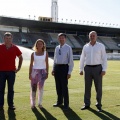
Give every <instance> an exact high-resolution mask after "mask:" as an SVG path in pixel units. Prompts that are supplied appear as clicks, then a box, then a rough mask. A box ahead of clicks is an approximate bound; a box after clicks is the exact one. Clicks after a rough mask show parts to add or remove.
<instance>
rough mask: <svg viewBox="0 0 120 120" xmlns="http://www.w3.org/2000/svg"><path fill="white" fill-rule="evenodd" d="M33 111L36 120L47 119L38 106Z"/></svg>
mask: <svg viewBox="0 0 120 120" xmlns="http://www.w3.org/2000/svg"><path fill="white" fill-rule="evenodd" d="M32 111H33V113H34V114H35V116H36V120H46V119H45V118H44V117H43V115H42V114H41V113H40V112H39V111H38V110H37V108H36V107H35V108H34V109H32Z"/></svg>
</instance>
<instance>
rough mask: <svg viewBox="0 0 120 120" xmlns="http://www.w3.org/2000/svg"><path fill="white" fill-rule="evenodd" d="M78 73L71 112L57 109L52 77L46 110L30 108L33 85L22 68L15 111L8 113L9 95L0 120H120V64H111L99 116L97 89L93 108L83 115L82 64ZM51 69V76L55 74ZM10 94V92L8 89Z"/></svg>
mask: <svg viewBox="0 0 120 120" xmlns="http://www.w3.org/2000/svg"><path fill="white" fill-rule="evenodd" d="M74 64H75V65H74V70H73V72H72V77H71V79H70V80H69V97H70V109H69V110H67V111H64V110H62V109H61V108H54V107H53V106H52V105H53V104H54V103H55V102H56V91H55V82H54V78H53V76H52V75H51V74H49V78H48V79H47V80H46V82H45V87H44V96H43V104H42V105H43V107H44V108H43V109H41V110H40V109H39V108H38V107H37V105H36V109H35V110H33V111H32V110H31V107H30V99H29V98H30V97H29V95H30V81H29V79H28V69H29V67H28V66H27V65H24V66H22V69H21V71H19V73H17V75H16V83H15V97H14V103H15V106H16V110H15V111H8V106H7V100H6V98H7V94H5V106H4V111H0V120H101V119H102V120H120V77H119V76H120V61H108V69H107V74H106V76H104V78H103V99H102V104H103V112H101V113H99V112H97V109H96V107H95V103H96V99H95V95H96V93H95V88H94V84H93V87H92V97H91V108H90V109H89V110H84V111H81V110H80V108H81V107H82V105H83V96H84V78H83V76H80V75H79V61H74ZM51 68H52V67H50V70H49V73H51ZM6 93H7V89H6Z"/></svg>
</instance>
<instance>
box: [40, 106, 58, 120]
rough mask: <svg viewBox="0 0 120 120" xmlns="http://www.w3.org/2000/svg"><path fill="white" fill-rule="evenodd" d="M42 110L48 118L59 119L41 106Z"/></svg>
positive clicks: (49, 119) (50, 119) (51, 119)
mask: <svg viewBox="0 0 120 120" xmlns="http://www.w3.org/2000/svg"><path fill="white" fill-rule="evenodd" d="M40 110H41V111H42V112H43V113H44V115H45V117H46V119H47V120H57V119H56V118H55V117H54V116H52V115H51V114H50V113H49V112H48V111H47V110H46V109H45V108H41V109H40Z"/></svg>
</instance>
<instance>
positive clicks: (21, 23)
mask: <svg viewBox="0 0 120 120" xmlns="http://www.w3.org/2000/svg"><path fill="white" fill-rule="evenodd" d="M0 25H7V26H18V27H28V28H37V29H40V30H42V29H53V30H66V31H67V30H68V31H79V32H90V31H92V30H94V31H96V32H98V33H105V34H115V35H116V34H119V35H120V29H119V28H107V27H100V26H89V25H79V24H68V23H56V22H46V21H36V20H30V19H20V18H11V17H4V16H0Z"/></svg>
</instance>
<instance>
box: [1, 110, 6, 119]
mask: <svg viewBox="0 0 120 120" xmlns="http://www.w3.org/2000/svg"><path fill="white" fill-rule="evenodd" d="M0 120H6V119H5V114H4V110H2V111H0Z"/></svg>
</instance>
